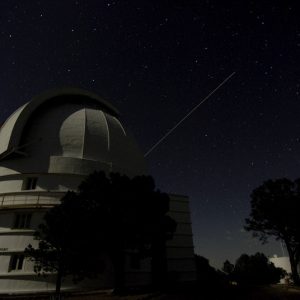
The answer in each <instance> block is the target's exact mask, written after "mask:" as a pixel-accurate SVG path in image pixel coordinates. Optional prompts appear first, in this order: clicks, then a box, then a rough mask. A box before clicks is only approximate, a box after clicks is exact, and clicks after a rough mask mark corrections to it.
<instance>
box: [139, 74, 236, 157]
mask: <svg viewBox="0 0 300 300" xmlns="http://www.w3.org/2000/svg"><path fill="white" fill-rule="evenodd" d="M234 74H235V72H233V73H231V74H230V75H229V76H228V77H226V78H225V79H224V80H223V81H222V82H221V83H220V84H219V85H218V86H217V87H216V88H215V89H214V90H213V91H211V92H210V93H209V94H208V95H207V96H206V97H205V98H204V99H203V100H201V101H200V102H199V103H198V104H197V105H196V106H195V107H194V108H193V109H192V110H191V111H190V112H189V113H188V114H186V115H185V116H184V117H183V118H182V119H181V120H180V121H179V122H178V123H177V124H176V125H175V126H174V127H172V128H171V129H170V130H169V131H168V132H167V133H166V134H165V135H164V136H163V137H162V138H161V139H160V140H158V142H156V143H155V144H154V145H153V146H152V147H151V148H150V149H149V150H148V151H147V152H146V153H145V154H144V157H146V156H148V155H149V154H150V153H151V152H152V151H153V150H154V149H155V148H156V147H157V146H158V145H159V144H160V143H161V142H163V141H164V140H165V139H166V138H167V136H168V135H170V134H171V133H172V132H173V131H174V130H175V129H176V128H177V127H178V126H179V125H180V124H181V123H182V122H183V121H184V120H185V119H187V118H188V117H189V116H190V115H191V114H192V113H193V112H194V111H195V110H196V109H197V108H198V107H199V106H200V105H201V104H203V103H204V102H205V101H206V100H208V99H209V98H210V96H212V95H213V94H214V93H215V92H216V91H217V90H218V89H219V88H220V87H221V86H223V85H224V84H225V83H226V82H227V81H228V80H229V79H230V78H231V77H232V76H233V75H234Z"/></svg>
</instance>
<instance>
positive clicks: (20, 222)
mask: <svg viewBox="0 0 300 300" xmlns="http://www.w3.org/2000/svg"><path fill="white" fill-rule="evenodd" d="M31 216H32V214H28V213H23V214H16V216H15V223H14V228H30V221H31Z"/></svg>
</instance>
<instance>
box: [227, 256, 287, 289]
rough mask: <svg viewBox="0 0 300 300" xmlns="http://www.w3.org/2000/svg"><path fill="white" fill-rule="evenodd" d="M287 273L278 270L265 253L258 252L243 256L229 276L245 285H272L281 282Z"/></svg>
mask: <svg viewBox="0 0 300 300" xmlns="http://www.w3.org/2000/svg"><path fill="white" fill-rule="evenodd" d="M224 264H225V263H224ZM285 273H286V272H285V271H284V270H283V269H281V268H276V267H275V266H274V264H273V263H271V262H270V261H269V260H268V258H267V257H266V256H265V255H264V254H263V253H259V252H257V253H256V254H254V255H250V256H249V255H247V254H242V255H241V256H240V257H239V258H238V259H237V261H236V263H235V266H234V269H233V270H232V272H231V273H229V276H230V278H231V279H233V280H235V281H237V282H239V283H243V284H272V283H277V282H279V281H280V279H281V278H283V277H284V275H285Z"/></svg>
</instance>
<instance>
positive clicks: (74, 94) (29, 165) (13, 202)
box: [0, 88, 195, 294]
mask: <svg viewBox="0 0 300 300" xmlns="http://www.w3.org/2000/svg"><path fill="white" fill-rule="evenodd" d="M100 170H101V171H105V172H106V173H109V172H119V173H123V174H126V175H128V176H130V177H132V176H135V175H142V174H147V168H146V163H145V160H144V157H143V155H142V153H141V151H140V150H139V148H138V146H137V144H136V142H135V140H134V138H133V137H132V136H131V134H130V133H129V132H128V131H127V130H125V128H124V127H123V126H122V124H121V122H120V121H119V113H118V111H117V110H116V109H115V108H114V107H113V106H112V105H110V104H109V103H107V102H106V101H104V100H103V99H102V98H101V97H99V96H98V95H95V94H93V93H91V92H88V91H84V90H79V89H73V88H72V89H61V90H57V91H52V92H48V93H45V94H43V95H40V96H38V97H36V98H34V99H32V100H31V101H30V102H28V103H26V104H25V105H23V106H22V107H20V108H19V109H18V110H17V111H15V112H14V113H13V114H12V115H11V116H10V117H9V118H8V119H7V121H6V122H5V123H4V124H3V125H2V127H1V130H0V293H2V294H3V293H24V292H35V291H51V290H53V289H54V288H55V283H54V282H55V280H54V277H53V276H48V277H46V278H44V277H38V276H37V275H36V274H35V273H34V271H33V263H32V262H30V261H28V260H26V259H25V258H24V255H23V251H24V249H25V247H26V246H27V245H28V244H33V245H36V244H37V242H36V241H35V240H34V239H33V233H34V231H35V230H36V229H37V227H38V225H39V224H40V223H41V222H42V219H43V215H44V213H45V211H46V210H47V209H49V208H51V207H52V206H54V205H56V204H58V203H59V201H60V199H61V197H62V196H63V195H64V193H65V192H66V191H68V190H76V189H77V187H78V185H79V184H80V182H81V181H82V180H83V179H84V178H85V177H86V176H87V175H89V174H90V173H92V172H94V171H100ZM170 198H171V202H170V215H171V216H172V217H173V218H174V219H175V220H176V221H177V223H178V225H177V230H176V233H175V236H174V238H173V240H171V241H169V242H168V244H167V254H168V267H169V271H170V272H173V273H174V274H175V273H176V276H177V278H178V280H180V281H191V280H194V279H195V265H194V249H193V239H192V230H191V220H190V212H189V201H188V198H187V197H185V196H179V195H170ZM126 279H127V283H128V284H133V285H134V284H135V283H136V282H137V281H140V282H148V281H149V280H150V269H149V261H147V260H146V261H144V262H142V263H141V264H140V265H139V266H138V267H137V266H132V265H131V264H130V262H128V266H127V276H126ZM111 281H112V276H111V272H106V273H104V274H103V275H101V276H100V277H99V279H97V281H96V282H93V283H84V282H83V283H82V285H83V286H84V285H86V286H89V285H90V284H91V285H93V287H96V288H101V286H103V287H107V286H109V285H110V284H111ZM64 288H65V289H68V288H71V289H72V288H74V286H73V285H72V283H71V282H65V283H64Z"/></svg>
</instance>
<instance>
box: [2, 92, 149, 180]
mask: <svg viewBox="0 0 300 300" xmlns="http://www.w3.org/2000/svg"><path fill="white" fill-rule="evenodd" d="M118 117H119V114H118V112H117V111H116V110H115V109H114V108H113V107H112V106H111V105H110V104H108V103H106V102H105V101H104V100H103V99H101V98H100V97H99V96H97V95H94V94H92V93H89V92H86V91H82V90H78V89H63V90H59V91H55V92H50V93H47V94H44V95H42V96H39V97H37V98H35V99H33V100H32V101H31V102H29V103H27V104H26V105H24V106H22V107H21V108H19V109H18V110H17V111H16V112H15V113H13V114H12V115H11V117H9V118H8V120H7V121H6V122H5V123H4V125H3V126H2V128H1V130H0V141H1V146H0V160H2V163H1V165H7V167H10V168H11V167H13V169H14V168H19V170H16V171H17V172H18V173H41V172H43V173H44V172H46V173H64V174H66V173H72V174H82V175H85V174H88V173H91V172H93V171H94V170H104V171H107V172H120V173H125V174H127V175H129V176H132V175H141V174H145V173H146V166H145V161H144V158H143V155H142V153H141V152H140V150H139V149H138V146H137V144H136V142H135V140H134V139H133V137H132V136H131V135H130V133H128V132H127V131H126V130H125V129H124V128H123V126H122V124H121V123H120V121H119V119H118ZM6 161H7V162H6ZM9 161H11V163H9ZM15 161H18V162H19V163H18V164H16V166H14V165H15V164H14V162H15ZM20 168H21V169H20Z"/></svg>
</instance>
